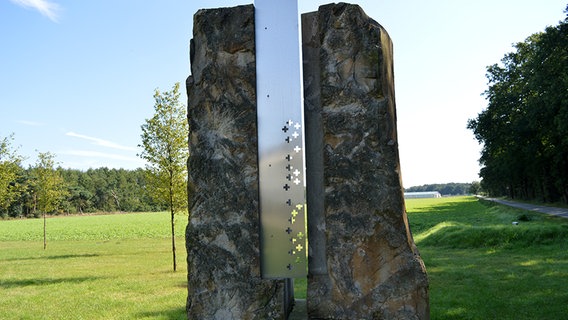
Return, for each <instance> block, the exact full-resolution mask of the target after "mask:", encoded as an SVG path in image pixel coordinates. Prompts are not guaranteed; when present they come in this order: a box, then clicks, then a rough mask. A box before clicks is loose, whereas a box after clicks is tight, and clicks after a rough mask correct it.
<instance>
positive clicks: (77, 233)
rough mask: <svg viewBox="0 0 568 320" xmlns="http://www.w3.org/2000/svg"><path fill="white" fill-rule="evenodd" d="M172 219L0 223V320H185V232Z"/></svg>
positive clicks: (153, 216) (128, 217) (161, 215)
mask: <svg viewBox="0 0 568 320" xmlns="http://www.w3.org/2000/svg"><path fill="white" fill-rule="evenodd" d="M176 225H177V227H176V235H177V237H176V241H177V243H176V244H177V256H178V259H177V262H178V271H177V272H175V273H174V272H173V271H172V254H171V238H170V237H169V234H170V232H171V231H170V230H171V229H170V222H169V214H167V213H143V214H116V215H98V216H78V217H57V218H51V219H47V239H48V242H47V250H43V221H42V220H41V219H28V220H6V221H2V220H0V319H185V318H186V317H185V300H186V297H187V289H186V288H187V280H186V279H187V266H186V262H185V259H186V257H187V254H186V253H185V241H184V237H183V234H184V229H185V226H186V225H187V216H183V215H180V216H178V217H177V218H176Z"/></svg>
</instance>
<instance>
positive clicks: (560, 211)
mask: <svg viewBox="0 0 568 320" xmlns="http://www.w3.org/2000/svg"><path fill="white" fill-rule="evenodd" d="M482 199H484V200H488V201H493V202H496V203H500V204H503V205H506V206H510V207H515V208H520V209H524V210H528V211H536V212H541V213H546V214H551V215H554V216H559V217H563V218H567V219H568V209H565V208H557V207H547V206H538V205H534V204H528V203H520V202H515V201H509V200H501V199H495V198H485V197H482Z"/></svg>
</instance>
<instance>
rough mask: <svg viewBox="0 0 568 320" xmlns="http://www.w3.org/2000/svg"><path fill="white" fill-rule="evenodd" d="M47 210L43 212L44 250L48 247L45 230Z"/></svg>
mask: <svg viewBox="0 0 568 320" xmlns="http://www.w3.org/2000/svg"><path fill="white" fill-rule="evenodd" d="M45 224H46V223H45V212H44V213H43V250H45V249H46V248H47V236H46V232H45Z"/></svg>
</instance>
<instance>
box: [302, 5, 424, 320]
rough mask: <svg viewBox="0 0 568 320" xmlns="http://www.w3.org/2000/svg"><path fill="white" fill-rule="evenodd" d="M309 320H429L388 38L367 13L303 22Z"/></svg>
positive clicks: (331, 10) (333, 9)
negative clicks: (407, 199) (409, 210)
mask: <svg viewBox="0 0 568 320" xmlns="http://www.w3.org/2000/svg"><path fill="white" fill-rule="evenodd" d="M302 21H303V22H302V29H303V47H304V48H303V52H304V57H303V59H304V89H305V104H306V107H305V110H306V128H307V133H306V137H307V138H306V139H307V140H306V149H307V152H308V154H307V158H308V160H307V161H308V167H307V178H308V185H307V189H308V232H309V233H308V239H309V278H308V296H307V303H308V314H309V316H310V318H314V319H428V318H429V305H428V281H427V276H426V271H425V268H424V264H423V262H422V260H421V258H420V256H419V253H418V250H417V248H416V246H415V244H414V241H413V238H412V234H411V232H410V228H409V225H408V220H407V216H406V212H405V206H404V197H403V189H402V184H401V176H400V166H399V156H398V140H397V131H396V109H395V95H394V77H393V48H392V42H391V39H390V37H389V35H388V34H387V32H386V31H385V30H384V29H383V28H382V27H381V26H380V25H379V24H378V23H377V22H375V21H374V20H372V19H370V18H369V17H368V16H367V15H366V14H365V13H364V12H363V10H361V8H360V7H359V6H356V5H349V4H345V3H340V4H330V5H325V6H322V7H320V8H319V10H318V11H317V12H313V13H309V14H305V15H303V18H302Z"/></svg>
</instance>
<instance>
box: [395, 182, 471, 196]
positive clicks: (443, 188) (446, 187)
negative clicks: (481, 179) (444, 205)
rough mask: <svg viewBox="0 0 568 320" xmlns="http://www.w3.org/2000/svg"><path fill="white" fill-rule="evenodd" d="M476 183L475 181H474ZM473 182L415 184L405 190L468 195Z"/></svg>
mask: <svg viewBox="0 0 568 320" xmlns="http://www.w3.org/2000/svg"><path fill="white" fill-rule="evenodd" d="M474 183H475V182H474ZM472 185H473V184H472V183H455V182H451V183H436V184H424V185H421V186H414V187H410V188H407V189H405V190H404V191H405V192H426V191H438V192H440V194H441V195H444V196H450V195H452V196H453V195H466V194H469V193H470V192H471V191H470V189H471V187H472Z"/></svg>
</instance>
